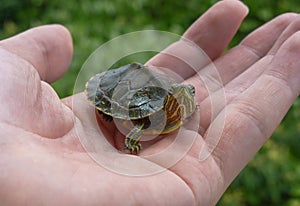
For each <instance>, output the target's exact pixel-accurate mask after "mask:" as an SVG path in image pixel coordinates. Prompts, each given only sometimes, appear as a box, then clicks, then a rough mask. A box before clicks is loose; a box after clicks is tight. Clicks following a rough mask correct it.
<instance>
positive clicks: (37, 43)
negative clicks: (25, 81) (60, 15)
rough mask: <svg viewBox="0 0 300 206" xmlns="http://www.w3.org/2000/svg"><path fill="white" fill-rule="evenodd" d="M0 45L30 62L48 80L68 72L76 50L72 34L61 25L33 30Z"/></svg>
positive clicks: (42, 77) (53, 79) (51, 80)
mask: <svg viewBox="0 0 300 206" xmlns="http://www.w3.org/2000/svg"><path fill="white" fill-rule="evenodd" d="M0 46H1V47H2V48H4V49H6V50H8V51H10V52H12V53H14V54H16V55H18V56H20V57H21V58H23V59H25V60H26V61H28V62H30V63H31V64H32V65H33V66H34V67H35V69H36V70H37V71H38V73H39V75H40V78H41V79H42V80H44V81H47V82H54V81H55V80H57V79H59V78H60V77H61V76H62V75H63V74H64V73H65V72H66V71H67V69H68V67H69V65H70V62H71V59H72V53H73V46H72V39H71V36H70V33H69V32H68V31H67V29H66V28H64V27H63V26H60V25H48V26H40V27H36V28H33V29H30V30H28V31H26V32H24V33H21V34H19V35H16V36H14V37H12V38H9V39H6V40H3V41H1V42H0Z"/></svg>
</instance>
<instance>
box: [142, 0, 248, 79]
mask: <svg viewBox="0 0 300 206" xmlns="http://www.w3.org/2000/svg"><path fill="white" fill-rule="evenodd" d="M247 13H248V9H247V7H246V6H245V5H244V4H243V3H241V2H240V1H234V0H228V1H221V2H218V3H217V4H215V5H214V6H213V7H212V8H210V9H209V10H208V11H207V12H206V13H205V14H203V15H202V16H201V17H200V18H199V19H198V20H197V21H196V22H195V23H194V24H193V25H192V26H191V27H190V28H189V29H188V30H187V31H186V32H185V33H184V35H183V38H182V40H181V41H179V42H176V43H174V44H173V45H171V46H170V47H169V48H167V49H166V50H165V51H163V52H162V53H160V54H159V55H157V56H155V57H154V58H153V59H151V60H150V61H149V62H148V63H147V64H148V65H153V66H158V67H165V68H170V69H171V70H172V71H174V72H175V73H177V74H178V75H180V76H181V77H182V78H184V79H186V78H187V77H189V76H191V75H193V74H194V73H195V70H199V69H201V68H202V66H204V65H206V64H207V62H208V61H210V59H215V58H217V57H218V56H219V55H220V54H221V53H222V52H223V51H224V50H225V49H226V48H227V46H228V44H229V42H230V41H231V39H232V37H233V36H234V34H235V33H236V31H237V29H238V27H239V26H240V23H241V22H242V20H243V19H244V17H245V16H246V15H247Z"/></svg>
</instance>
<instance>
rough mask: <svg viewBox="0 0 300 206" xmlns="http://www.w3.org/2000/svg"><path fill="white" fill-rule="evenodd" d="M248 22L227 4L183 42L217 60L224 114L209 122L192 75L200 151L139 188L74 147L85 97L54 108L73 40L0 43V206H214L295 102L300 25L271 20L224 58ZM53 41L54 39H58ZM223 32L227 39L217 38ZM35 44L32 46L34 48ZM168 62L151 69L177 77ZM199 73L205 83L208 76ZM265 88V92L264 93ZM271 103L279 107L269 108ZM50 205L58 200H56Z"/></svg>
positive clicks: (138, 181)
mask: <svg viewBox="0 0 300 206" xmlns="http://www.w3.org/2000/svg"><path fill="white" fill-rule="evenodd" d="M219 10H220V11H219ZM214 11H219V12H214ZM245 13H246V10H245V9H244V8H243V7H242V6H241V4H240V3H238V2H235V1H225V2H222V3H219V4H217V5H216V6H215V7H213V8H212V9H211V10H210V11H208V12H207V13H206V14H205V15H204V16H203V17H201V18H200V19H199V20H198V21H197V22H196V23H195V24H194V25H193V26H192V27H191V28H190V29H189V30H188V31H187V32H186V33H185V35H184V36H185V37H186V38H188V39H190V40H192V41H194V42H195V43H197V44H198V45H199V46H200V47H201V48H203V49H204V50H205V51H206V52H207V54H208V55H209V56H210V57H211V58H212V59H214V62H215V65H216V67H217V69H218V72H219V74H220V76H221V79H222V81H223V84H224V85H225V87H224V91H225V95H226V100H227V102H226V104H225V105H223V104H220V105H219V108H217V112H214V114H215V115H213V116H211V112H210V109H211V108H210V105H209V101H210V99H209V98H210V97H209V96H208V94H205V92H202V91H204V89H203V88H204V86H203V85H201V82H198V81H197V80H196V78H193V74H189V75H187V76H186V81H187V82H189V83H191V84H193V85H194V86H195V87H196V90H197V91H198V93H197V102H199V103H200V107H201V111H203V112H201V125H200V127H201V130H200V131H199V133H198V134H195V133H193V135H197V138H196V141H195V142H194V144H193V146H192V148H191V150H190V151H189V152H188V153H187V154H186V155H185V156H184V157H183V158H182V159H181V160H180V161H179V162H178V163H177V164H175V165H174V166H172V167H171V168H169V169H168V170H165V171H164V172H162V173H159V174H156V175H153V176H145V177H139V178H135V177H130V176H123V175H119V174H116V173H113V172H110V171H108V170H106V169H104V168H102V167H100V166H99V165H97V164H96V163H95V162H94V161H93V160H92V159H91V158H90V157H89V156H88V155H87V153H86V152H85V150H84V149H83V148H82V146H81V144H80V142H79V140H78V138H77V137H76V131H75V130H76V124H75V123H74V118H75V119H76V121H77V122H80V121H81V120H80V118H78V116H76V113H75V114H73V113H72V110H71V109H70V108H71V104H72V98H82V95H75V96H73V97H69V98H66V99H63V100H60V99H59V98H58V97H57V95H56V94H55V92H54V91H53V89H52V88H51V87H50V86H49V85H48V84H47V83H46V82H44V81H48V82H53V81H54V80H56V79H57V78H59V77H60V76H61V75H62V73H63V72H64V71H65V70H66V69H67V66H68V64H69V62H70V60H71V54H72V49H71V46H70V45H71V43H70V37H69V35H68V33H67V32H66V31H65V30H64V29H63V28H61V27H58V26H48V27H41V28H38V29H35V30H32V31H30V32H28V33H24V34H22V35H20V36H17V37H15V38H13V39H9V40H5V41H3V42H1V46H2V49H1V50H0V53H1V58H2V62H1V71H2V74H5V76H1V80H2V81H1V82H2V84H3V85H5V86H3V87H2V89H1V90H0V92H1V100H2V111H1V114H2V115H1V140H0V141H1V142H0V151H1V155H0V156H1V157H0V164H1V170H0V174H1V177H0V180H1V183H2V185H3V186H2V188H5V190H3V189H1V192H0V197H1V200H3V203H4V204H5V203H7V204H17V203H18V204H22V203H24V202H27V203H28V204H31V203H35V204H39V203H45V202H47V203H49V204H55V203H56V204H61V205H64V204H65V205H66V204H68V205H80V204H82V205H89V203H90V204H99V203H101V204H102V205H105V204H111V203H114V204H117V203H123V204H124V203H126V204H133V203H135V204H147V203H151V204H155V203H160V204H162V203H165V204H167V203H168V204H172V205H192V204H194V203H195V202H196V204H200V203H202V204H204V205H208V204H214V203H216V201H217V200H218V199H219V197H220V196H221V195H222V193H223V192H224V190H225V189H226V187H227V186H228V184H229V183H230V182H231V181H232V179H233V178H234V177H235V176H236V175H237V173H238V172H239V171H240V170H241V169H242V168H243V167H244V165H245V164H246V163H247V162H248V161H249V160H250V159H251V157H252V156H253V154H254V153H255V152H256V151H257V150H258V149H259V147H260V146H261V145H262V144H263V142H264V141H265V140H266V139H267V138H268V137H269V135H270V134H271V132H272V131H273V130H274V129H275V127H276V126H277V124H278V123H279V121H280V120H281V118H282V117H283V115H284V114H285V112H286V111H287V109H288V108H289V106H290V105H291V104H292V102H293V100H294V99H295V98H296V97H297V96H298V95H299V88H297V86H298V87H299V85H300V84H299V77H297V75H296V74H297V65H298V64H299V63H300V62H299V60H298V56H297V54H298V50H297V47H296V46H293V44H295V42H297V39H298V38H299V37H297V36H296V35H294V36H292V34H293V33H294V32H295V31H296V30H297V21H296V20H295V21H294V19H295V18H296V15H293V14H287V15H283V16H281V17H278V18H276V19H275V20H274V21H272V22H270V23H268V24H267V25H265V26H263V27H262V28H261V29H260V30H257V31H255V32H253V33H252V34H251V35H250V36H248V37H247V38H246V39H245V40H244V41H243V42H242V43H241V44H240V45H239V46H237V47H236V48H234V49H232V50H231V51H229V52H228V53H227V54H226V55H224V56H221V57H220V53H221V52H222V51H223V50H224V49H225V48H226V46H227V44H228V42H229V41H230V40H231V38H232V36H233V34H234V32H235V31H236V29H237V28H238V26H239V24H240V22H241V20H242V19H243V17H244V16H245ZM228 14H231V15H233V14H234V15H235V16H236V18H235V19H234V20H232V19H229V17H228V19H226V16H230V15H228ZM224 17H225V18H224ZM211 19H214V20H215V24H214V25H210V24H209V23H208V22H210V20H211ZM292 21H294V22H295V23H291V22H292ZM224 22H230V23H227V24H226V28H223V27H221V28H220V25H223V23H224ZM217 25H219V26H217ZM288 25H290V26H288ZM199 28H206V29H207V28H210V29H209V30H210V31H211V34H210V35H209V36H204V35H202V34H201V29H199ZM49 31H53V33H58V34H59V35H57V36H54V35H53V33H51V32H49ZM220 31H222V33H224V34H225V35H220ZM270 31H272V35H270ZM275 31H276V32H275ZM31 36H34V37H35V38H32V39H30V37H31ZM54 39H55V41H51V40H54ZM53 42H55V43H54V44H55V45H53ZM298 42H299V40H298ZM24 48H27V49H26V50H24ZM176 49H177V50H176ZM180 51H181V49H180V44H178V46H175V47H174V52H178V53H177V54H178V55H181V53H180ZM275 57H276V58H275ZM172 62H174V61H170V59H168V57H166V56H164V55H159V56H157V57H156V58H155V59H153V60H151V61H150V62H149V63H150V64H153V65H160V66H166V67H173V66H174V68H175V69H176V67H179V66H178V64H179V63H178V64H176V62H175V63H173V64H175V65H172ZM291 62H293V64H291ZM279 67H281V68H285V69H284V70H280V69H279ZM56 68H62V70H55V69H56ZM182 68H184V66H183V67H182ZM178 72H180V70H178ZM199 72H203V73H206V74H207V73H209V71H208V70H205V68H204V69H202V70H201V71H199ZM298 75H299V74H298ZM40 79H42V80H44V81H41V80H40ZM262 87H263V88H264V89H265V90H264V91H261V90H260V88H262ZM218 92H219V91H218V90H216V91H214V93H213V94H210V96H211V95H212V96H214V95H216V96H217V95H218ZM200 93H201V94H200ZM274 94H276V95H274ZM281 99H284V102H283V101H282V100H281ZM253 100H255V101H253ZM275 101H276V102H279V103H278V104H276V105H273V104H272V102H275ZM83 107H85V106H84V105H83ZM273 110H276V111H277V112H275V113H274V112H272V111H273ZM224 111H226V119H225V125H224V130H223V134H222V137H221V140H220V142H219V143H218V145H217V147H216V148H215V150H214V151H213V153H212V155H211V156H210V157H209V158H207V159H205V161H199V159H198V158H199V151H200V148H201V146H202V145H203V138H202V136H203V137H204V139H205V138H206V131H207V129H209V128H210V127H211V125H213V124H218V116H219V115H220V114H222V113H223V112H224ZM265 116H267V117H268V118H265ZM237 117H238V118H237ZM269 119H272V120H274V121H269ZM202 120H203V121H202ZM211 120H213V121H211ZM76 121H75V122H76ZM101 124H102V123H101V120H100V127H103V128H108V130H107V131H110V132H109V133H110V134H114V135H112V136H111V138H109V140H110V141H111V142H113V141H115V137H116V136H118V135H119V134H118V131H117V130H114V128H111V127H110V126H111V125H109V126H107V125H103V126H101ZM112 130H114V131H112ZM183 135H186V136H187V137H188V136H190V135H191V133H190V132H189V131H186V133H185V134H183ZM164 141H168V138H165V139H163V140H162V141H161V142H159V143H158V144H155V146H154V148H158V149H159V147H163V145H164V143H165V142H164ZM117 142H118V141H117ZM116 146H117V147H120V144H119V145H118V143H116ZM150 149H151V147H149V150H150ZM145 152H147V151H146V150H145ZM162 191H163V192H162ZM37 193H38V195H37ZM55 196H59V197H60V198H53V197H55Z"/></svg>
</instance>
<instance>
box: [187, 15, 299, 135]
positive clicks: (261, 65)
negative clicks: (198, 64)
mask: <svg viewBox="0 0 300 206" xmlns="http://www.w3.org/2000/svg"><path fill="white" fill-rule="evenodd" d="M297 16H298V15H297V14H292V13H291V14H284V15H281V16H279V17H277V18H275V19H274V20H272V21H271V22H269V23H267V24H265V25H264V26H262V27H260V28H259V29H257V30H255V31H254V32H252V33H251V34H250V35H249V36H248V37H246V38H245V40H243V42H242V43H241V44H240V45H238V46H237V47H235V48H233V49H232V50H230V51H229V52H228V53H227V54H225V55H224V56H222V57H220V58H219V59H217V60H216V61H215V64H214V65H209V66H207V67H205V68H204V69H202V70H201V71H200V72H199V75H195V76H194V77H192V78H190V79H188V80H187V82H186V83H191V84H193V85H194V86H195V88H196V98H197V102H198V103H200V109H201V112H200V115H201V118H200V119H201V122H200V124H201V125H200V128H201V131H205V130H206V129H207V128H208V126H209V124H210V123H211V121H213V119H214V118H215V117H216V116H217V115H218V114H219V112H220V111H221V110H222V109H223V108H224V107H225V106H226V104H228V103H229V102H230V101H232V99H234V98H235V97H236V96H238V95H239V94H240V93H242V92H243V91H244V90H245V89H247V88H248V87H249V86H250V85H251V84H252V83H253V82H254V81H255V80H256V79H257V77H258V76H259V75H260V74H261V73H262V72H263V71H264V70H265V68H266V67H267V65H268V63H269V61H270V59H271V56H267V57H263V56H264V55H266V54H267V53H268V51H269V50H270V49H271V48H272V47H273V45H274V43H275V42H277V39H278V37H279V36H280V35H281V33H283V32H285V29H287V27H288V26H289V25H290V24H291V23H292V22H293V20H294V19H295V18H296V17H297ZM270 33H273V35H269V34H270ZM243 44H245V45H246V46H245V45H243ZM262 57H263V58H262ZM201 134H202V135H203V133H201Z"/></svg>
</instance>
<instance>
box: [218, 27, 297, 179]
mask: <svg viewBox="0 0 300 206" xmlns="http://www.w3.org/2000/svg"><path fill="white" fill-rule="evenodd" d="M299 54H300V32H297V33H295V34H294V35H292V36H291V37H290V38H289V39H288V40H287V41H286V42H285V43H284V44H283V45H282V46H281V47H280V49H279V50H278V52H277V53H276V55H275V56H274V58H273V61H272V62H271V63H270V64H269V67H268V68H267V69H266V70H265V71H264V72H263V74H262V75H261V76H260V77H259V78H258V79H257V80H256V81H255V82H254V83H253V84H252V85H251V86H250V87H249V88H248V89H247V90H245V91H244V92H243V93H242V94H241V95H240V96H239V97H238V98H236V99H235V100H234V101H233V102H232V103H231V104H229V105H228V106H227V107H226V111H225V110H224V111H223V112H226V119H225V127H224V130H223V135H222V137H221V141H220V142H219V143H218V146H217V148H216V149H215V151H214V153H213V155H214V156H215V157H216V159H217V160H219V164H220V165H222V169H223V171H224V178H225V180H226V182H227V183H228V184H229V183H230V182H231V181H232V179H233V178H234V177H235V176H236V175H237V173H238V172H239V171H240V170H241V169H242V168H243V167H244V166H245V165H246V164H247V162H248V161H250V159H251V158H252V157H253V155H254V154H255V153H256V152H257V151H258V150H259V148H260V147H261V146H262V145H263V144H264V143H265V141H266V140H267V139H268V138H269V137H270V135H271V134H272V132H273V131H274V130H275V128H276V127H277V126H278V124H279V123H280V121H281V120H282V118H283V117H284V115H285V114H286V113H287V111H288V109H289V108H290V107H291V105H292V103H293V101H294V100H295V99H296V98H297V96H299V94H300V70H299V68H300V59H299ZM215 121H218V118H217V119H216V120H215Z"/></svg>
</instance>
